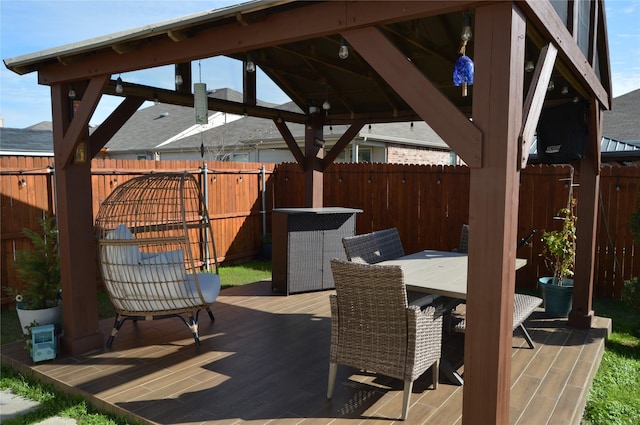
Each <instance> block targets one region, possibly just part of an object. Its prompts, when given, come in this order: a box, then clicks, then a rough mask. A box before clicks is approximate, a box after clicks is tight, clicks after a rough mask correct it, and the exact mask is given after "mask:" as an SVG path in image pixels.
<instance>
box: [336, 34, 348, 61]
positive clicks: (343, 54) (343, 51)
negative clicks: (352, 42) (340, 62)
mask: <svg viewBox="0 0 640 425" xmlns="http://www.w3.org/2000/svg"><path fill="white" fill-rule="evenodd" d="M338 57H339V58H340V59H346V58H348V57H349V46H347V42H346V41H345V39H344V38H343V39H342V42H340V49H339V50H338Z"/></svg>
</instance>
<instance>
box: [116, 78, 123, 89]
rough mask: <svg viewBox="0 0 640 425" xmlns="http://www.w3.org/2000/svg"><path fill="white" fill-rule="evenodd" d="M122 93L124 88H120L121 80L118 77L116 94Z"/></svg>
mask: <svg viewBox="0 0 640 425" xmlns="http://www.w3.org/2000/svg"><path fill="white" fill-rule="evenodd" d="M123 91H124V88H123V87H122V78H120V76H118V79H117V80H116V93H122V92H123Z"/></svg>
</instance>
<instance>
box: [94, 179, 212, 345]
mask: <svg viewBox="0 0 640 425" xmlns="http://www.w3.org/2000/svg"><path fill="white" fill-rule="evenodd" d="M95 228H96V233H97V235H96V236H97V244H98V258H99V262H100V270H101V273H102V278H103V280H104V285H105V288H106V290H107V292H108V294H109V297H110V299H111V303H112V304H113V306H114V309H115V311H116V319H115V323H114V325H113V330H112V332H111V335H110V337H109V339H108V340H107V346H108V347H110V346H111V344H112V343H113V340H114V338H115V336H116V334H117V333H118V330H119V329H120V327H121V326H122V325H123V323H124V322H125V321H126V320H129V319H131V320H134V321H136V320H153V319H161V318H166V317H178V318H180V319H181V320H182V321H183V322H184V323H185V325H187V327H188V328H189V329H190V330H191V332H192V334H193V338H194V340H195V343H196V345H199V344H200V339H199V336H198V313H199V312H200V310H206V311H207V313H208V315H209V318H210V319H211V321H213V320H214V316H213V313H212V312H211V307H210V304H211V303H213V302H214V301H215V299H216V298H217V296H218V293H219V291H220V278H219V276H218V261H217V256H216V249H215V243H214V237H213V231H212V228H211V224H210V223H209V217H208V213H207V210H206V208H205V206H204V202H203V199H202V197H201V195H200V190H199V186H198V182H197V181H196V179H195V178H194V177H193V176H192V175H191V174H188V173H171V174H151V175H145V176H141V177H136V178H133V179H131V180H128V181H126V182H125V183H123V184H121V185H120V186H118V187H117V188H116V189H115V190H114V191H113V192H112V193H111V194H110V195H109V196H108V197H107V199H105V200H104V202H103V203H102V205H101V206H100V209H99V211H98V215H97V219H96V223H95ZM183 315H184V316H186V317H187V318H185V317H183Z"/></svg>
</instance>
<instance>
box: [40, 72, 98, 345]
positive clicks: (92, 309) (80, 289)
mask: <svg viewBox="0 0 640 425" xmlns="http://www.w3.org/2000/svg"><path fill="white" fill-rule="evenodd" d="M67 93H68V86H67V85H66V84H56V85H54V86H52V87H51V102H52V112H53V114H52V118H53V150H54V153H55V156H56V160H57V159H58V158H59V157H60V155H59V154H58V152H57V150H58V149H59V148H61V147H63V146H64V139H65V136H66V134H69V133H70V130H69V128H70V126H71V100H70V99H69V97H68V95H67ZM85 131H87V130H86V129H85ZM54 177H55V184H56V206H57V208H56V218H57V223H58V239H59V245H58V247H59V250H60V280H61V282H62V292H63V293H64V294H65V296H64V307H63V311H62V315H63V330H64V332H63V336H62V337H61V339H60V351H61V352H63V353H65V354H70V355H77V354H82V353H87V352H89V351H94V350H98V349H102V348H103V347H104V336H103V335H102V334H101V333H100V331H99V326H98V296H97V286H96V285H95V284H91V283H94V282H95V280H96V276H97V273H98V270H97V260H96V245H95V236H94V233H93V214H92V206H91V161H86V162H85V163H84V164H73V163H71V164H69V165H68V166H66V167H63V166H61V165H60V163H59V162H58V161H56V170H55V174H54Z"/></svg>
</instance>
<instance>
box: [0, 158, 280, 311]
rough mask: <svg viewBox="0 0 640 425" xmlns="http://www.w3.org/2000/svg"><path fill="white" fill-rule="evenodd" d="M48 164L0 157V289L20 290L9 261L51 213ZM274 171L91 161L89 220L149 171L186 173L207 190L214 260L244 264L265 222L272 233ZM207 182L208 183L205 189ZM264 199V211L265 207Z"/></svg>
mask: <svg viewBox="0 0 640 425" xmlns="http://www.w3.org/2000/svg"><path fill="white" fill-rule="evenodd" d="M52 164H53V158H44V157H2V158H0V190H1V191H2V192H1V194H2V199H1V207H2V211H1V217H0V220H1V222H0V225H1V226H2V227H1V229H2V232H1V266H0V269H1V279H2V286H3V287H5V286H10V287H17V288H19V287H20V283H19V282H18V280H17V278H16V274H15V270H14V268H13V260H14V259H15V253H16V252H17V251H19V250H22V249H28V248H29V241H28V239H27V238H26V236H25V235H24V234H23V233H22V229H23V228H30V229H34V230H37V229H39V223H38V220H39V219H40V218H42V217H43V216H45V215H46V214H48V213H52V214H55V211H56V206H55V182H54V171H53V166H52ZM274 166H275V165H274V164H258V163H238V162H208V163H202V162H200V161H140V160H104V159H94V160H92V162H91V173H92V189H93V193H92V195H93V199H92V206H93V216H94V217H93V218H94V221H95V216H96V214H97V212H98V209H99V207H100V204H101V203H102V201H104V199H105V198H106V197H107V196H109V194H110V193H111V192H112V191H113V190H114V189H115V188H116V187H117V186H118V185H119V184H122V183H123V182H125V181H127V180H129V179H131V178H133V177H136V176H139V175H142V174H148V173H152V172H156V173H158V172H182V171H187V172H189V173H192V174H194V175H195V176H196V179H198V180H199V181H200V184H201V187H204V188H206V198H207V209H208V211H209V218H210V220H211V224H212V227H213V231H214V235H215V242H216V248H217V252H218V259H219V260H220V261H225V262H226V263H227V264H232V263H236V262H244V261H248V260H250V259H253V258H256V257H257V256H258V255H259V254H260V248H261V240H262V232H263V223H266V224H267V226H268V228H270V224H271V219H270V211H271V206H272V201H271V198H272V186H271V184H270V183H269V178H270V176H271V175H272V173H273V169H274ZM262 167H264V169H263V168H262ZM263 178H264V179H265V182H266V184H265V185H264V186H263V184H262V183H263ZM205 179H206V182H207V184H206V185H203V184H202V182H203V180H205ZM263 190H265V191H264V192H263ZM263 198H264V200H265V206H266V207H268V210H267V209H265V208H264V207H263V204H262V200H263ZM263 211H264V213H263ZM267 213H269V215H268V216H267V215H266V214H267ZM4 295H5V293H4V291H3V298H2V303H3V304H5V303H11V302H12V301H13V300H11V299H8V298H6V297H4Z"/></svg>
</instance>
